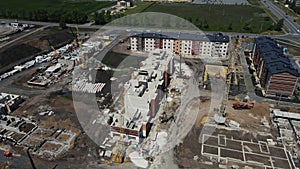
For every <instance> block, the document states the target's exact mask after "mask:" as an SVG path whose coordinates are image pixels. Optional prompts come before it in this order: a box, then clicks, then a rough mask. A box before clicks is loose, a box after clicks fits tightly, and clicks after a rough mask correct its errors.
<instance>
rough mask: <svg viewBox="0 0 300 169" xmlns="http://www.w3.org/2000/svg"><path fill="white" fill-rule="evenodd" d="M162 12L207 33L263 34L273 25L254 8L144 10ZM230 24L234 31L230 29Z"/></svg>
mask: <svg viewBox="0 0 300 169" xmlns="http://www.w3.org/2000/svg"><path fill="white" fill-rule="evenodd" d="M187 9H188V10H187ZM162 11H163V12H164V13H168V14H172V15H176V16H179V17H181V18H185V19H187V20H189V21H191V22H192V23H194V24H195V25H196V26H198V27H200V29H203V30H206V31H224V32H227V31H230V32H251V33H261V32H265V31H267V30H268V28H269V27H270V26H271V25H272V24H273V21H271V19H270V18H269V17H268V16H267V14H266V13H265V11H264V10H263V9H261V8H258V7H253V6H240V5H198V4H175V3H174V4H163V3H154V4H153V5H151V6H149V7H148V8H146V9H145V10H144V12H162ZM225 18H226V19H225ZM205 22H207V24H208V25H209V26H208V28H206V29H204V28H203V26H202V27H201V23H202V25H203V23H205ZM245 23H249V25H250V26H249V27H250V29H249V30H246V29H243V26H244V24H245ZM230 24H231V25H232V29H229V28H228V27H229V25H230Z"/></svg>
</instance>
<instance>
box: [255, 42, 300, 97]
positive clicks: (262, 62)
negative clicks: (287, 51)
mask: <svg viewBox="0 0 300 169" xmlns="http://www.w3.org/2000/svg"><path fill="white" fill-rule="evenodd" d="M252 60H253V64H254V67H255V69H256V72H257V76H258V78H259V79H260V84H261V86H262V87H263V89H264V90H265V93H266V96H285V97H291V96H292V95H293V94H294V91H295V88H296V85H297V82H298V78H299V72H298V71H297V70H296V69H295V68H294V67H293V65H292V64H291V62H290V60H289V58H288V57H287V56H285V55H284V54H283V48H281V47H279V46H278V45H277V43H276V41H275V40H273V39H271V38H269V37H265V36H262V37H258V38H256V39H255V42H254V51H253V56H252Z"/></svg>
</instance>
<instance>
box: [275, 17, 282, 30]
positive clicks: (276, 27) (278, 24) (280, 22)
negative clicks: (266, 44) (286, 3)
mask: <svg viewBox="0 0 300 169" xmlns="http://www.w3.org/2000/svg"><path fill="white" fill-rule="evenodd" d="M283 21H284V19H280V20H279V21H278V22H277V24H276V25H275V31H281V29H282V27H283Z"/></svg>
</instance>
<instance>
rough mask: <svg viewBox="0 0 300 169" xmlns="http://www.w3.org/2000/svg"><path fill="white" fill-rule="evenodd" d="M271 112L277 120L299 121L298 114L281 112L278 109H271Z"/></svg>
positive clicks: (299, 116)
mask: <svg viewBox="0 0 300 169" xmlns="http://www.w3.org/2000/svg"><path fill="white" fill-rule="evenodd" d="M271 112H272V113H273V114H274V116H275V117H277V118H287V119H294V120H300V114H299V113H292V112H286V111H281V110H279V109H271Z"/></svg>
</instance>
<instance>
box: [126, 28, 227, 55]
mask: <svg viewBox="0 0 300 169" xmlns="http://www.w3.org/2000/svg"><path fill="white" fill-rule="evenodd" d="M130 44H131V50H132V51H146V52H151V51H153V50H154V49H165V50H167V51H170V52H172V53H177V54H181V55H182V56H183V57H186V56H189V57H190V56H194V57H195V58H197V57H198V58H201V57H216V58H226V57H227V51H228V44H229V37H228V36H226V35H222V34H221V33H219V34H212V35H203V34H190V33H163V34H162V33H148V32H147V33H134V34H132V35H131V37H130Z"/></svg>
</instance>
